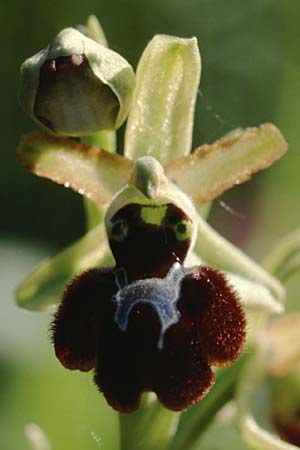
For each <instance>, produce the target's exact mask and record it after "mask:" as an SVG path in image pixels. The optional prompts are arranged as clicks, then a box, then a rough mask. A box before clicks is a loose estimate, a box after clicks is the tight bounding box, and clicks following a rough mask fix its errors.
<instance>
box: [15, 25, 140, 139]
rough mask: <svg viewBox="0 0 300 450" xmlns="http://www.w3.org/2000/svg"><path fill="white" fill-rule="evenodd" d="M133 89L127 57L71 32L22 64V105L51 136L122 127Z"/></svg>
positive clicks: (62, 33) (56, 39) (78, 134)
mask: <svg viewBox="0 0 300 450" xmlns="http://www.w3.org/2000/svg"><path fill="white" fill-rule="evenodd" d="M133 87H134V72H133V69H132V67H131V66H130V65H129V64H128V62H127V61H126V60H125V59H124V58H122V56H120V55H119V54H117V53H115V52H113V51H112V50H110V49H107V48H106V47H104V46H102V45H100V44H98V43H97V42H95V41H94V40H92V39H90V38H88V37H87V36H85V35H84V34H83V33H81V32H79V31H77V30H75V29H73V28H66V29H64V30H62V31H61V32H60V33H59V34H58V35H57V36H56V37H55V38H54V40H53V42H52V43H51V44H50V45H49V46H48V47H46V48H45V49H43V50H41V51H40V52H39V53H37V54H36V55H34V56H32V57H31V58H29V59H27V60H26V61H25V62H24V63H23V64H22V67H21V90H20V101H21V105H22V107H23V109H24V111H25V112H26V113H27V114H28V115H29V116H30V117H31V118H32V119H33V120H35V121H36V122H37V123H38V124H39V125H41V126H42V127H44V128H46V129H47V130H48V131H51V132H53V133H55V134H58V135H67V136H83V135H90V134H92V133H95V132H97V131H99V130H103V129H105V130H113V129H117V128H119V127H120V126H121V125H122V123H123V122H124V120H125V119H126V117H127V115H128V112H129V108H130V103H131V96H132V91H133Z"/></svg>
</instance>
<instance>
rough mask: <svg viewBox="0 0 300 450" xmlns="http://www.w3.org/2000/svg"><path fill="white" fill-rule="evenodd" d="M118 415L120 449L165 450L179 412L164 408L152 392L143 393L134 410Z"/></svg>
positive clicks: (174, 428) (173, 432)
mask: <svg viewBox="0 0 300 450" xmlns="http://www.w3.org/2000/svg"><path fill="white" fill-rule="evenodd" d="M119 417H120V440H121V447H120V450H166V449H167V448H168V447H169V445H170V442H171V440H172V438H173V436H174V434H175V432H176V429H177V425H178V421H179V418H180V413H175V412H173V411H169V410H167V409H165V408H164V407H163V406H161V404H160V403H159V402H158V401H157V400H156V399H155V397H154V394H145V395H144V396H143V399H142V404H141V406H140V408H139V409H138V410H137V411H136V412H134V413H131V414H120V415H119Z"/></svg>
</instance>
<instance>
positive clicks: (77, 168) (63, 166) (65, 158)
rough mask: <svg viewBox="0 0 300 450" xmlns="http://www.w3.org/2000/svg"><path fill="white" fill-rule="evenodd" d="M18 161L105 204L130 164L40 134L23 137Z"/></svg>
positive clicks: (124, 178) (122, 182) (126, 176)
mask: <svg viewBox="0 0 300 450" xmlns="http://www.w3.org/2000/svg"><path fill="white" fill-rule="evenodd" d="M18 156H19V159H20V162H21V163H22V164H23V165H24V166H25V167H26V168H27V169H28V170H30V171H31V172H33V173H34V174H36V175H38V176H40V177H44V178H49V179H50V180H52V181H55V182H56V183H58V184H64V185H65V186H66V187H71V188H72V189H74V190H75V191H77V192H79V193H80V194H84V195H85V196H86V197H88V198H89V199H91V200H92V201H94V202H95V203H97V204H99V205H107V204H108V203H109V202H110V201H111V199H112V197H113V196H114V194H115V193H116V192H117V191H118V190H119V189H121V188H122V187H123V186H124V185H126V184H127V182H128V179H129V177H130V174H131V171H132V167H133V163H132V162H131V161H129V160H127V159H125V158H123V157H122V156H118V155H116V154H113V153H109V152H106V151H105V150H98V149H95V148H93V147H90V146H88V145H83V144H80V143H79V142H75V141H71V140H66V139H63V138H55V137H52V136H47V135H44V134H42V133H30V134H27V135H25V136H23V138H22V141H21V144H20V147H19V149H18Z"/></svg>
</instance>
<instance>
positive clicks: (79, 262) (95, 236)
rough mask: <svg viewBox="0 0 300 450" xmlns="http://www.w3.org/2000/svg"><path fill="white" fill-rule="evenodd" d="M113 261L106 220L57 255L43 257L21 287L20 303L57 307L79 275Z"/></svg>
mask: <svg viewBox="0 0 300 450" xmlns="http://www.w3.org/2000/svg"><path fill="white" fill-rule="evenodd" d="M112 261H113V257H112V255H111V253H110V250H109V247H108V243H107V239H106V233H105V227H104V223H103V222H102V223H100V224H99V225H98V226H96V227H95V228H93V229H92V230H91V231H89V232H88V233H87V234H86V235H85V236H84V237H83V238H81V239H80V240H78V241H77V242H75V243H74V244H72V245H70V246H69V247H67V248H66V249H64V250H63V251H62V252H60V253H59V254H57V255H56V256H54V257H53V258H49V259H46V260H45V261H43V262H42V263H41V264H40V265H39V266H38V267H37V268H36V269H35V270H34V271H33V272H32V273H31V274H30V275H29V276H28V277H27V278H26V279H25V280H24V281H23V282H22V283H21V284H20V286H19V287H18V289H17V291H16V299H17V303H18V305H19V306H20V307H22V308H26V309H30V310H35V311H38V310H43V309H48V308H50V307H53V306H55V305H57V304H58V303H59V302H60V301H61V298H62V295H63V292H64V290H65V289H66V286H67V284H68V283H69V282H70V281H71V279H72V278H73V277H74V276H75V275H78V274H80V273H81V272H83V271H84V270H87V269H89V268H91V267H95V266H98V265H104V264H107V265H109V264H111V263H112Z"/></svg>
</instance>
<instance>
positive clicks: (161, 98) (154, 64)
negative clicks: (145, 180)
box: [125, 35, 201, 165]
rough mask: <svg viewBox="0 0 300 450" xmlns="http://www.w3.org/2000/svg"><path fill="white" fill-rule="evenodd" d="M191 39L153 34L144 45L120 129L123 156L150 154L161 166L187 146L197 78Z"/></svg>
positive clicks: (197, 61)
mask: <svg viewBox="0 0 300 450" xmlns="http://www.w3.org/2000/svg"><path fill="white" fill-rule="evenodd" d="M200 69H201V62H200V55H199V50H198V45H197V40H196V38H192V39H180V38H177V37H172V36H165V35H158V36H155V37H154V38H153V39H152V41H151V42H150V43H149V44H148V46H147V47H146V49H145V51H144V53H143V55H142V58H141V60H140V62H139V65H138V68H137V74H136V87H135V90H134V93H133V102H132V106H131V110H130V114H129V117H128V122H127V127H126V134H125V156H126V157H127V158H130V159H133V160H136V159H137V158H139V157H140V156H145V155H149V156H153V157H154V158H156V159H157V160H158V161H159V162H160V163H161V164H162V165H165V164H168V163H169V162H171V161H173V160H174V159H176V158H178V157H180V156H183V155H187V154H188V153H189V152H190V150H191V143H192V131H193V119H194V109H195V102H196V98H197V92H198V85H199V79H200Z"/></svg>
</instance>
